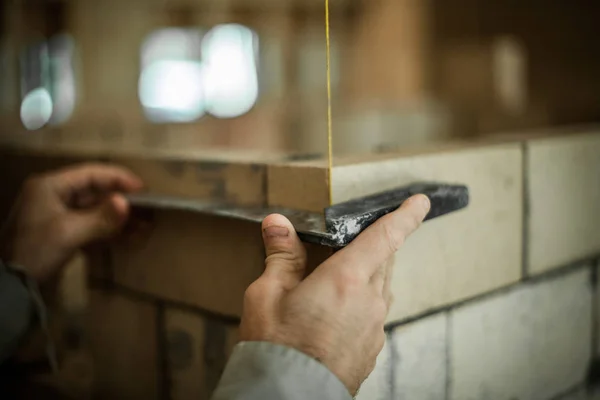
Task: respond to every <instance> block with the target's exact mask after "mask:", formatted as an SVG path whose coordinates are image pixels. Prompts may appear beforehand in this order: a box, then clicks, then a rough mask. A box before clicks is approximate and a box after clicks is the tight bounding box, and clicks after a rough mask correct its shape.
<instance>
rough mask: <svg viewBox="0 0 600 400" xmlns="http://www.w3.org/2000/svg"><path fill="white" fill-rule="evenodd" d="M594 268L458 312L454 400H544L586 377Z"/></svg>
mask: <svg viewBox="0 0 600 400" xmlns="http://www.w3.org/2000/svg"><path fill="white" fill-rule="evenodd" d="M589 274H590V271H589V269H587V268H586V269H580V270H577V271H575V272H571V273H569V274H567V275H562V276H559V277H555V278H553V279H552V280H547V281H542V282H539V283H534V284H530V285H527V286H522V287H520V288H517V289H515V290H512V291H510V292H508V293H503V294H499V295H497V296H494V297H492V298H489V299H485V300H482V301H481V302H478V303H474V304H470V305H467V306H464V307H462V308H460V309H458V310H456V311H454V312H453V313H452V315H451V318H452V320H451V324H450V326H451V332H450V335H451V360H452V369H451V397H450V398H451V399H455V400H471V399H472V400H479V399H502V400H504V399H519V400H543V399H550V398H552V397H554V396H557V395H559V394H560V393H564V392H565V391H567V390H568V389H569V388H572V387H574V386H575V385H577V384H579V383H581V382H583V380H584V378H585V375H586V370H587V366H588V362H589V360H590V355H591V354H590V353H591V351H592V350H591V331H592V326H591V324H592V321H591V319H592V318H591V313H592V309H591V307H592V290H591V285H590V282H589Z"/></svg>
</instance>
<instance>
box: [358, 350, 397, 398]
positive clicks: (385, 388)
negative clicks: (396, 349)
mask: <svg viewBox="0 0 600 400" xmlns="http://www.w3.org/2000/svg"><path fill="white" fill-rule="evenodd" d="M391 350H392V349H391V346H390V344H389V341H386V343H385V347H384V348H383V350H382V351H381V353H380V354H379V357H377V366H376V367H375V370H374V371H373V372H372V373H371V375H370V376H369V377H368V378H367V380H366V381H365V382H364V383H363V385H362V387H361V388H360V391H359V393H358V396H357V397H356V400H391V398H392V397H391V396H392V382H391V379H390V378H391V376H392V373H391V357H390V356H391Z"/></svg>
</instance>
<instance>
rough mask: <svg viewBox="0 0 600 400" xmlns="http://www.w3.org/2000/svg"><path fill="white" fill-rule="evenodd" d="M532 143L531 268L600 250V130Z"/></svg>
mask: <svg viewBox="0 0 600 400" xmlns="http://www.w3.org/2000/svg"><path fill="white" fill-rule="evenodd" d="M528 148H529V151H528V153H529V156H528V160H529V161H528V165H529V167H528V174H527V175H528V182H529V185H528V186H529V196H530V217H529V227H528V236H529V257H528V258H529V272H530V273H531V274H536V273H540V272H544V271H548V270H550V269H553V268H556V267H561V266H564V265H568V264H569V263H572V262H574V261H577V260H581V259H583V258H585V257H590V256H593V255H596V254H598V253H600V207H599V205H600V184H599V182H600V156H599V154H600V132H598V133H597V134H588V135H572V136H565V137H560V138H552V139H540V140H533V141H530V142H529V143H528Z"/></svg>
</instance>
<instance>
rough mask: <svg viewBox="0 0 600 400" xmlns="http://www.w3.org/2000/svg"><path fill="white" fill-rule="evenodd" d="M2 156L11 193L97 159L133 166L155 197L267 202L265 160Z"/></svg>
mask: <svg viewBox="0 0 600 400" xmlns="http://www.w3.org/2000/svg"><path fill="white" fill-rule="evenodd" d="M0 157H2V161H1V164H2V168H3V170H5V171H9V174H8V175H9V182H10V184H11V188H10V189H11V190H12V191H13V192H14V191H15V190H16V187H18V185H19V184H20V183H21V182H22V181H23V180H24V179H25V177H26V176H28V175H30V174H33V173H39V172H42V171H48V170H52V169H55V168H58V167H61V166H65V165H71V164H77V163H81V162H87V161H96V162H106V163H109V164H117V165H121V166H124V167H126V168H129V169H130V170H131V171H133V172H134V173H135V174H137V175H138V176H139V177H140V178H141V179H142V180H143V181H144V183H145V190H147V191H149V192H153V193H157V194H163V195H170V196H180V197H188V198H196V199H202V200H210V201H215V202H221V203H227V204H238V205H264V204H266V203H267V194H266V184H267V167H266V165H265V162H264V161H262V162H251V161H237V159H236V154H234V153H231V154H227V153H223V154H219V153H217V152H215V154H210V155H209V154H207V153H197V154H185V155H180V154H178V153H157V154H149V155H141V154H138V153H132V154H128V153H122V154H119V153H117V154H111V153H102V152H93V151H88V150H84V149H67V148H58V149H57V148H55V149H51V148H45V147H44V148H43V150H42V148H33V147H30V148H29V149H26V150H24V149H18V150H14V149H6V148H5V149H0ZM9 192H10V190H9Z"/></svg>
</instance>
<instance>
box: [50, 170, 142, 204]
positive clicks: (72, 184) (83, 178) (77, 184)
mask: <svg viewBox="0 0 600 400" xmlns="http://www.w3.org/2000/svg"><path fill="white" fill-rule="evenodd" d="M49 179H50V183H51V185H52V187H54V188H55V190H56V191H57V192H58V193H59V195H61V196H69V195H71V194H73V193H76V192H78V191H81V190H84V189H88V188H93V189H97V190H100V191H110V190H114V191H123V192H133V191H136V190H139V189H141V188H142V186H143V184H142V181H141V180H140V178H138V177H137V176H135V175H134V174H133V173H132V172H130V171H129V170H127V169H125V168H122V167H117V166H114V165H107V164H83V165H79V166H76V167H70V168H65V169H63V170H61V171H58V172H56V173H54V174H52V175H50V177H49Z"/></svg>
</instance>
